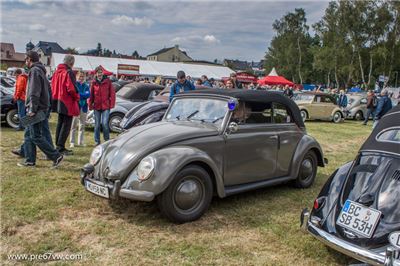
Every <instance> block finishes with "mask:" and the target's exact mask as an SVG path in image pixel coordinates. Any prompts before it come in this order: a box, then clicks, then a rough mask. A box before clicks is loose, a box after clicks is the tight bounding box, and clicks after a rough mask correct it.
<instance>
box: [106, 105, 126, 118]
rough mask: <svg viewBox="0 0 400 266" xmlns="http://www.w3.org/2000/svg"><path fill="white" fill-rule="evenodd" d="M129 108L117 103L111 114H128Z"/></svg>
mask: <svg viewBox="0 0 400 266" xmlns="http://www.w3.org/2000/svg"><path fill="white" fill-rule="evenodd" d="M127 112H128V110H127V109H126V108H124V107H122V106H120V105H116V106H115V107H114V108H112V109H111V110H110V116H111V115H112V114H115V113H121V114H124V115H125V114H126V113H127Z"/></svg>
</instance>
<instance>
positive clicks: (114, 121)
mask: <svg viewBox="0 0 400 266" xmlns="http://www.w3.org/2000/svg"><path fill="white" fill-rule="evenodd" d="M123 118H124V115H123V114H121V113H115V114H112V115H110V119H109V120H108V127H109V128H110V130H111V131H112V132H115V133H118V132H120V130H119V128H120V123H121V121H122V119H123Z"/></svg>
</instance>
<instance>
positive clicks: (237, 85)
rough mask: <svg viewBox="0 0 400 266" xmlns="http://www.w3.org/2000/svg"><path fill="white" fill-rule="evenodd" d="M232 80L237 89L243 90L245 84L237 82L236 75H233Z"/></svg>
mask: <svg viewBox="0 0 400 266" xmlns="http://www.w3.org/2000/svg"><path fill="white" fill-rule="evenodd" d="M230 76H231V80H232V83H233V87H234V88H235V89H243V84H242V83H241V82H239V81H238V80H237V77H236V73H231V75H230Z"/></svg>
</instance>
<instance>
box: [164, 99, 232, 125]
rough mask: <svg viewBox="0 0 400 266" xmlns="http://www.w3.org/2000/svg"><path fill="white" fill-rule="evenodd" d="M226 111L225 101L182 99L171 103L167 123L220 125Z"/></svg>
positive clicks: (166, 116) (166, 117)
mask: <svg viewBox="0 0 400 266" xmlns="http://www.w3.org/2000/svg"><path fill="white" fill-rule="evenodd" d="M227 111H228V104H227V101H224V100H218V99H205V98H202V99H199V98H184V99H176V100H174V101H173V103H172V105H171V107H170V109H169V111H168V113H167V114H166V115H165V119H166V120H167V121H178V120H190V121H200V122H207V123H213V124H215V125H218V126H219V125H221V124H222V120H223V119H224V117H225V114H226V112H227Z"/></svg>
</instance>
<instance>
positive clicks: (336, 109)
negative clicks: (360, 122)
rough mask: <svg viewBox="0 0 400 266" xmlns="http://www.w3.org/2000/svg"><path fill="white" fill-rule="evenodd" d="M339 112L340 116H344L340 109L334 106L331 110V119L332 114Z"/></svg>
mask: <svg viewBox="0 0 400 266" xmlns="http://www.w3.org/2000/svg"><path fill="white" fill-rule="evenodd" d="M336 112H339V113H340V114H341V115H342V118H345V117H346V116H345V115H344V113H343V111H342V109H340V108H339V107H335V108H333V111H332V113H331V119H333V114H334V113H336Z"/></svg>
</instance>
